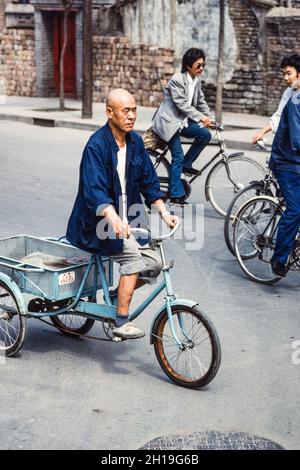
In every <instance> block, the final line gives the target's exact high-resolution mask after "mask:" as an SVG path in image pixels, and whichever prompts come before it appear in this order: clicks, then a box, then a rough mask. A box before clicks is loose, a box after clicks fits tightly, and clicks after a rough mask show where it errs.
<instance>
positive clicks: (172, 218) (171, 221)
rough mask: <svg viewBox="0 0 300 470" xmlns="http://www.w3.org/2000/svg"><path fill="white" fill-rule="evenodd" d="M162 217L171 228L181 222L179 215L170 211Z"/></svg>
mask: <svg viewBox="0 0 300 470" xmlns="http://www.w3.org/2000/svg"><path fill="white" fill-rule="evenodd" d="M161 218H162V220H163V221H164V222H165V223H166V224H167V225H168V227H170V228H174V227H175V225H176V224H177V223H178V222H179V217H177V215H172V214H170V213H169V212H166V213H165V214H162V216H161Z"/></svg>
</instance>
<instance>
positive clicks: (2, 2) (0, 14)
mask: <svg viewBox="0 0 300 470" xmlns="http://www.w3.org/2000/svg"><path fill="white" fill-rule="evenodd" d="M8 1H9V0H0V31H3V29H4V26H5V13H4V12H5V7H6V4H7V3H8Z"/></svg>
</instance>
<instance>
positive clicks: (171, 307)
mask: <svg viewBox="0 0 300 470" xmlns="http://www.w3.org/2000/svg"><path fill="white" fill-rule="evenodd" d="M177 228H178V224H177V225H176V227H174V229H173V230H172V231H171V232H170V233H169V234H168V235H163V236H160V237H159V238H156V239H155V240H152V243H154V244H155V245H156V246H157V248H158V249H159V250H160V255H161V260H162V265H163V269H162V275H163V280H162V282H161V283H159V284H158V285H157V287H155V288H154V290H153V291H152V292H151V294H150V295H149V296H148V297H146V298H145V300H144V301H143V302H142V303H141V305H139V306H138V307H137V308H136V309H135V311H134V312H132V313H131V314H130V320H133V319H135V318H136V317H137V316H139V315H140V314H141V313H142V312H144V310H145V309H146V308H147V307H148V306H149V305H150V304H151V302H152V301H153V300H154V299H155V298H156V297H157V296H158V295H159V294H160V293H161V292H162V291H163V290H165V297H164V302H163V304H162V306H161V307H160V308H159V310H158V311H157V312H156V313H155V315H154V318H153V321H152V325H151V328H150V342H151V344H153V345H154V350H155V354H156V357H157V359H158V362H159V364H160V366H161V367H162V369H163V370H164V372H165V373H166V374H167V375H168V377H169V378H170V379H172V380H173V381H174V382H175V383H177V384H179V385H181V386H184V387H189V388H200V387H203V386H205V385H207V384H208V383H209V382H211V380H212V379H213V378H214V377H215V375H216V374H217V372H218V369H219V366H220V361H221V347H220V342H219V338H218V335H217V332H216V329H215V328H214V326H213V324H212V323H211V321H210V320H209V319H208V318H207V317H206V316H205V315H204V314H203V313H202V312H201V311H200V310H199V309H198V304H197V302H195V301H193V300H187V299H182V298H177V296H176V295H175V293H174V291H173V288H172V284H171V278H170V269H171V268H172V266H173V263H172V262H171V263H167V261H166V257H165V252H164V247H163V241H164V240H165V239H167V238H170V237H172V236H173V234H174V233H175V231H176V230H177ZM137 231H138V232H143V233H144V235H145V234H147V235H149V233H148V232H147V231H145V230H144V229H133V233H134V232H137ZM31 253H43V254H44V255H45V257H46V260H47V259H50V260H51V259H55V260H56V259H57V258H59V259H63V260H65V264H64V263H62V264H61V265H60V264H56V262H54V263H53V264H51V263H49V264H48V265H47V264H44V265H43V266H42V267H41V266H40V265H37V264H35V263H34V262H32V261H31V262H29V261H28V255H30V254H31ZM24 258H25V260H24ZM29 259H30V256H29ZM0 267H1V268H0V269H1V271H0V352H1V353H3V354H5V355H6V356H13V355H15V354H17V352H18V351H19V350H20V348H21V347H22V345H23V343H24V339H25V335H26V328H27V326H26V320H27V318H37V319H41V320H43V321H44V318H45V317H50V319H51V322H52V324H53V325H54V326H55V327H56V328H58V330H59V331H60V332H62V333H63V334H66V335H76V336H78V335H80V336H81V335H86V334H87V333H88V332H89V331H90V330H91V328H92V327H93V325H94V322H95V321H101V322H102V325H103V330H104V332H105V334H106V340H110V341H115V342H116V343H117V342H118V341H120V340H121V339H120V338H116V337H114V336H113V334H112V328H113V325H114V322H115V319H116V306H115V305H113V302H112V300H111V298H110V293H109V287H110V286H112V284H113V266H112V262H111V261H110V260H109V259H108V258H105V257H101V256H95V255H90V254H88V253H86V252H83V251H81V250H78V249H77V248H75V247H73V246H71V245H70V244H69V243H68V242H67V241H66V240H58V239H49V238H38V237H33V236H29V235H19V236H15V237H10V238H3V239H0ZM100 289H101V290H102V294H103V295H101V303H99V299H100V296H99V295H98V301H97V292H98V291H99V290H100ZM24 294H27V295H26V298H25V296H24ZM102 298H103V300H102ZM88 337H89V336H88Z"/></svg>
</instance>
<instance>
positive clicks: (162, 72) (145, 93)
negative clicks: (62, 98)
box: [93, 36, 174, 106]
mask: <svg viewBox="0 0 300 470" xmlns="http://www.w3.org/2000/svg"><path fill="white" fill-rule="evenodd" d="M93 56H94V100H95V101H98V102H104V101H105V98H106V96H107V93H108V92H109V91H110V90H111V89H113V88H126V89H127V90H128V91H130V92H131V93H132V94H133V95H134V96H135V98H136V101H137V103H138V104H139V105H140V106H158V105H159V103H160V102H161V99H162V87H164V86H165V85H166V83H167V81H168V80H169V78H170V77H171V76H172V74H173V73H174V52H173V50H172V49H165V48H159V47H155V46H149V45H145V44H139V45H134V44H131V43H129V41H128V39H127V38H125V37H110V38H109V37H101V36H94V37H93ZM158 77H163V79H162V80H161V81H160V80H159V78H158Z"/></svg>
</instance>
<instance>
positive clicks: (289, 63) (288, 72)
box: [252, 54, 298, 144]
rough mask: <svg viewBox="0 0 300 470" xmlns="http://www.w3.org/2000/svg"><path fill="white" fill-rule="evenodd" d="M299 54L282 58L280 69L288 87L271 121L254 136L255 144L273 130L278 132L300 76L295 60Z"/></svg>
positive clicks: (253, 141)
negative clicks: (283, 112) (284, 110)
mask: <svg viewBox="0 0 300 470" xmlns="http://www.w3.org/2000/svg"><path fill="white" fill-rule="evenodd" d="M297 56H298V54H292V55H290V56H285V57H284V58H283V59H282V61H281V65H280V69H281V71H282V74H283V79H284V81H285V83H286V84H287V86H288V88H287V89H286V90H285V91H284V93H283V95H282V97H281V100H280V103H279V106H278V108H277V110H276V111H275V113H274V114H273V115H272V116H271V118H270V121H269V123H268V124H267V125H266V126H265V127H264V128H263V129H261V130H260V131H259V132H258V133H257V134H255V135H254V136H253V137H252V143H253V144H256V142H257V141H258V140H261V139H263V137H264V136H265V135H266V134H268V133H269V132H271V131H272V132H273V134H276V131H277V129H278V126H279V122H280V118H281V114H282V111H283V108H284V107H285V105H286V104H287V102H288V101H289V99H290V97H291V96H292V91H293V87H292V85H293V82H294V81H295V80H296V79H297V76H298V72H297V69H296V67H295V64H294V61H295V59H296V58H297Z"/></svg>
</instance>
